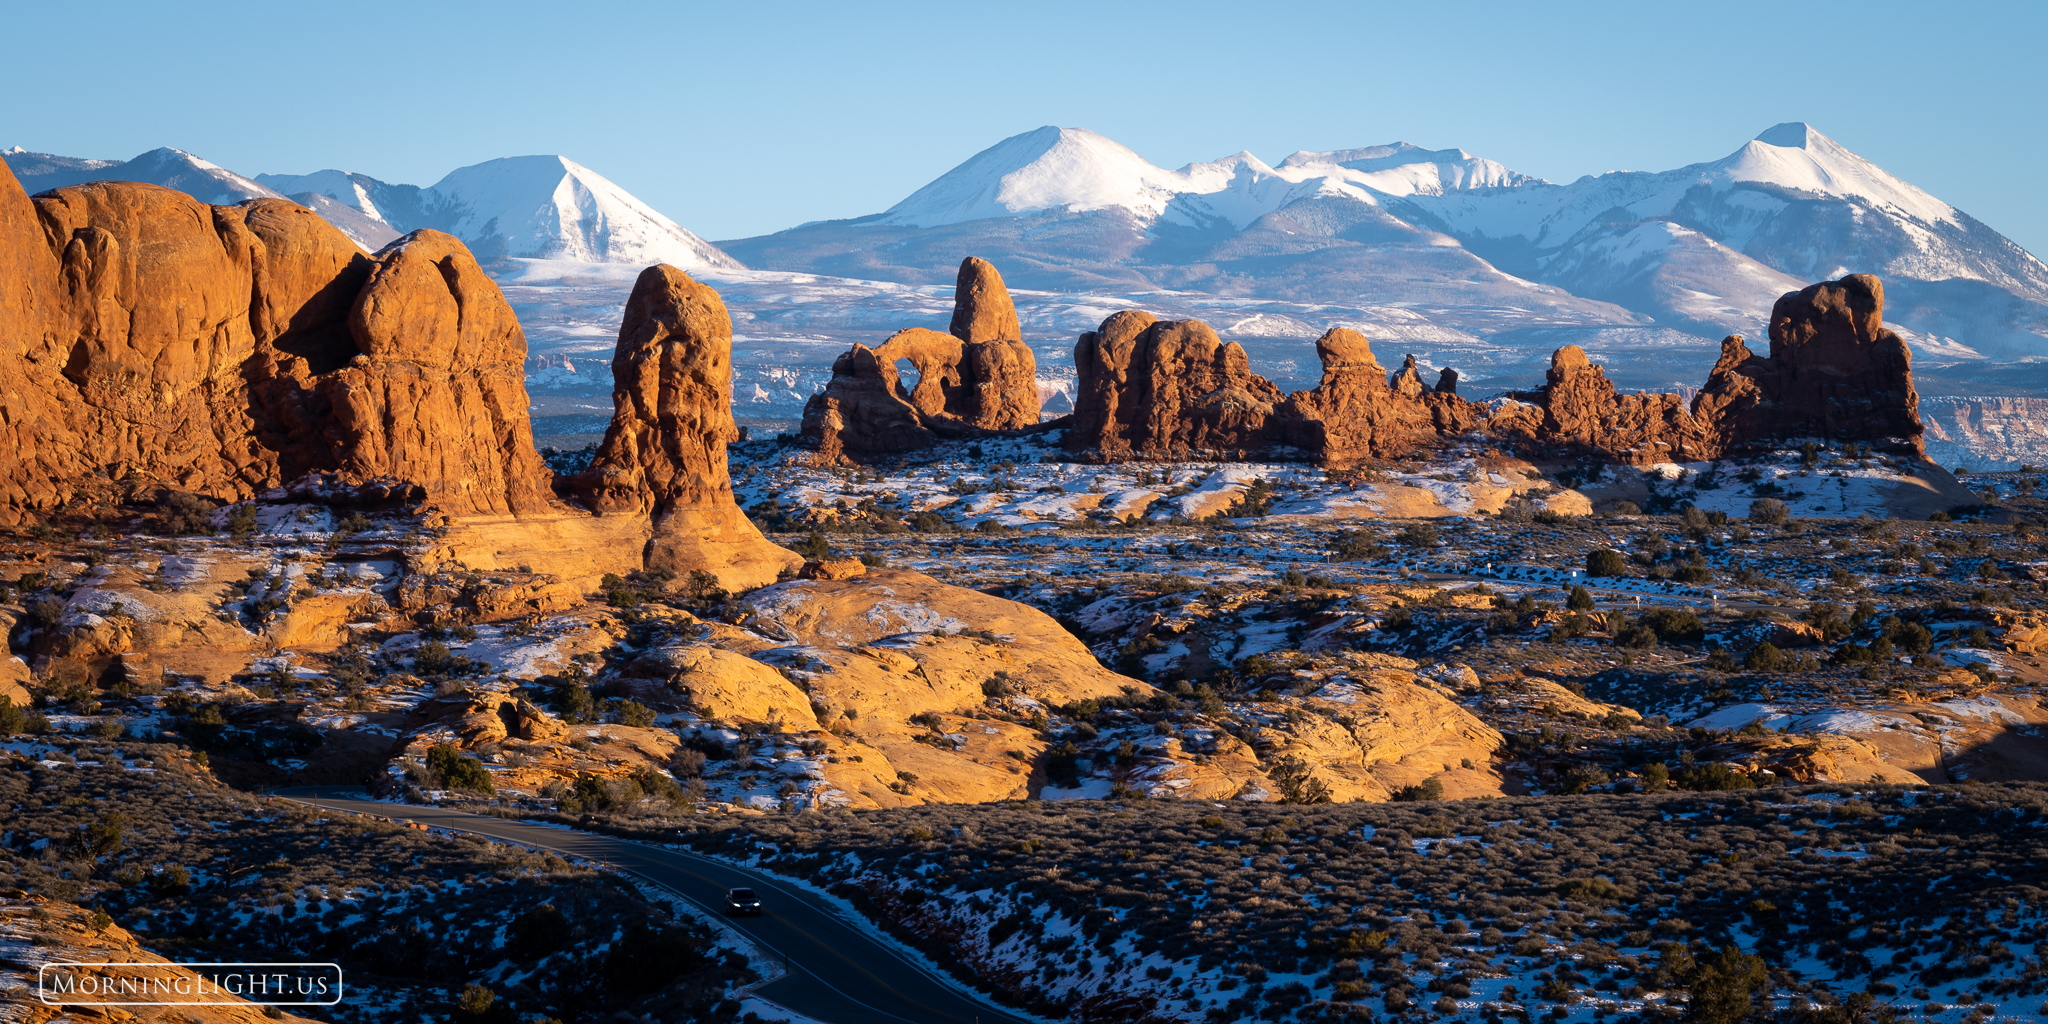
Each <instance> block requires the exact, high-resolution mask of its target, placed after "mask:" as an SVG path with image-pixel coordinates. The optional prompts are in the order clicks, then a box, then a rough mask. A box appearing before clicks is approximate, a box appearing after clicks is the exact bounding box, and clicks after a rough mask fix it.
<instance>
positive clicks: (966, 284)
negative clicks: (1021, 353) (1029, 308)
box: [949, 256, 1024, 344]
mask: <svg viewBox="0 0 2048 1024" xmlns="http://www.w3.org/2000/svg"><path fill="white" fill-rule="evenodd" d="M949 330H950V331H951V333H952V335H953V337H956V338H959V339H960V340H961V341H965V342H969V343H971V344H983V343H986V342H991V341H1020V340H1022V339H1023V337H1024V329H1023V328H1022V327H1021V326H1019V325H1018V323H1017V304H1016V303H1014V302H1011V301H1010V290H1009V289H1008V288H1005V287H1004V286H1003V275H1002V274H1000V273H998V272H997V271H996V268H995V264H993V263H990V262H989V261H987V260H984V259H979V258H977V257H974V256H969V257H967V258H966V259H964V260H961V261H960V274H959V276H958V278H956V279H955V281H954V284H953V324H952V326H951V327H950V328H949Z"/></svg>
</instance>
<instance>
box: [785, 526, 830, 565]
mask: <svg viewBox="0 0 2048 1024" xmlns="http://www.w3.org/2000/svg"><path fill="white" fill-rule="evenodd" d="M789 549H790V550H791V551H794V552H796V553H797V554H799V555H802V556H804V559H805V560H806V561H811V562H822V561H824V560H825V559H827V558H830V557H832V542H831V541H829V540H826V539H825V535H824V534H822V533H820V532H818V531H816V530H812V531H811V534H810V536H808V537H805V538H804V539H802V540H800V541H797V542H796V543H794V544H791V545H790V546H789Z"/></svg>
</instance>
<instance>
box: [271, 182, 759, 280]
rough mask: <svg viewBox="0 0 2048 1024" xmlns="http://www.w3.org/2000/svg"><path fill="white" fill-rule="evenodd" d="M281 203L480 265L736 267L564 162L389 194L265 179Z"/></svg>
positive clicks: (358, 186)
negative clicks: (321, 208)
mask: <svg viewBox="0 0 2048 1024" xmlns="http://www.w3.org/2000/svg"><path fill="white" fill-rule="evenodd" d="M257 180H259V181H261V182H262V183H263V184H265V185H268V186H269V187H271V188H274V189H277V190H278V191H281V192H287V193H313V194H316V195H321V196H325V197H327V198H329V199H332V200H333V201H335V202H337V203H339V204H341V205H343V206H346V207H349V208H351V209H353V210H355V211H356V212H358V213H360V214H362V215H363V216H365V217H368V218H371V219H374V220H376V221H378V222H381V223H383V224H387V225H389V226H390V227H391V228H392V230H393V231H394V233H403V232H408V231H415V230H418V229H420V228H436V229H438V230H441V231H446V232H448V233H449V234H451V235H454V236H456V237H457V238H460V239H462V240H463V242H464V243H465V244H467V245H468V246H469V247H470V249H472V250H473V251H475V253H476V254H477V256H478V258H480V259H490V258H493V257H511V258H515V259H542V260H569V261H572V262H580V263H634V264H643V265H644V264H651V263H670V264H673V265H675V266H678V267H682V268H684V269H686V270H692V269H703V268H708V267H721V268H727V269H733V268H737V267H738V266H739V263H738V262H737V261H736V260H734V259H733V258H732V257H730V256H727V255H726V254H725V253H723V252H721V251H719V249H718V247H716V246H714V245H711V244H710V243H708V242H706V241H704V240H703V239H701V238H699V237H697V236H696V235H694V234H691V233H690V232H689V231H688V230H686V229H684V228H683V227H682V226H681V225H679V224H677V223H676V222H675V221H672V220H670V219H668V218H667V217H665V216H663V215H662V214H661V213H659V212H657V211H656V210H655V209H654V208H653V207H650V206H648V205H647V204H646V203H643V202H641V201H640V200H639V199H636V198H634V197H633V195H632V194H631V193H629V192H627V191H626V190H625V189H622V188H620V187H618V186H617V185H615V184H613V183H612V182H610V181H609V180H607V179H606V178H605V177H604V176H603V175H601V174H598V173H597V172H596V171H593V170H591V169H590V168H588V167H585V166H583V165H582V164H579V163H577V162H576V161H574V160H571V159H569V158H567V157H562V156H519V157H504V158H501V159H497V160H486V161H484V162H483V163H480V164H472V165H470V166H468V167H462V168H458V169H456V170H455V171H453V172H450V173H449V174H448V176H447V177H445V178H442V179H441V180H440V181H438V182H436V183H435V184H434V185H433V186H432V187H429V188H420V187H418V186H416V185H393V184H389V183H386V182H382V181H378V180H377V179H375V178H372V177H369V176H368V175H363V174H350V173H347V172H343V171H335V170H326V171H317V172H314V173H312V174H263V175H258V176H257Z"/></svg>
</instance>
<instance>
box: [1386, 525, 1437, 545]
mask: <svg viewBox="0 0 2048 1024" xmlns="http://www.w3.org/2000/svg"><path fill="white" fill-rule="evenodd" d="M1395 539H1396V540H1399V541H1400V542H1401V544H1402V545H1403V546H1404V547H1411V548H1417V549H1420V550H1425V551H1426V550H1428V549H1430V548H1434V547H1436V546H1437V545H1438V544H1441V543H1443V538H1442V537H1440V536H1438V535H1437V532H1436V527H1434V526H1431V525H1430V524H1428V523H1410V524H1408V525H1407V526H1406V527H1404V528H1402V530H1401V533H1400V535H1399V536H1398V537H1396V538H1395Z"/></svg>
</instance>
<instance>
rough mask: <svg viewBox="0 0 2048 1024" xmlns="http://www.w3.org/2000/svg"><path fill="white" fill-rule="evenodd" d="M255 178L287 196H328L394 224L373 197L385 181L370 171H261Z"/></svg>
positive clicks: (370, 216) (370, 215) (377, 218)
mask: <svg viewBox="0 0 2048 1024" xmlns="http://www.w3.org/2000/svg"><path fill="white" fill-rule="evenodd" d="M256 180H257V181H258V182H260V183H262V184H263V185H266V186H268V187H270V188H273V189H276V190H277V191H278V192H281V193H283V194H285V195H288V196H293V195H299V194H301V193H306V192H312V193H315V194H318V195H322V196H326V197H327V198H328V199H330V200H332V201H334V202H335V203H338V204H340V205H342V206H346V207H349V208H350V209H353V210H355V211H356V212H358V213H360V214H362V215H363V216H365V217H368V218H370V219H372V220H378V221H383V222H384V223H386V224H389V223H391V221H390V220H389V219H388V218H386V217H385V216H384V213H383V211H381V210H379V209H377V203H376V201H375V200H374V199H373V198H372V196H373V194H374V193H375V192H376V191H377V189H378V187H379V186H381V185H383V182H380V181H378V180H377V179H375V178H372V177H370V176H369V175H367V174H350V173H348V172H347V171H333V170H328V171H314V172H313V173H311V174H259V175H257V176H256Z"/></svg>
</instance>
